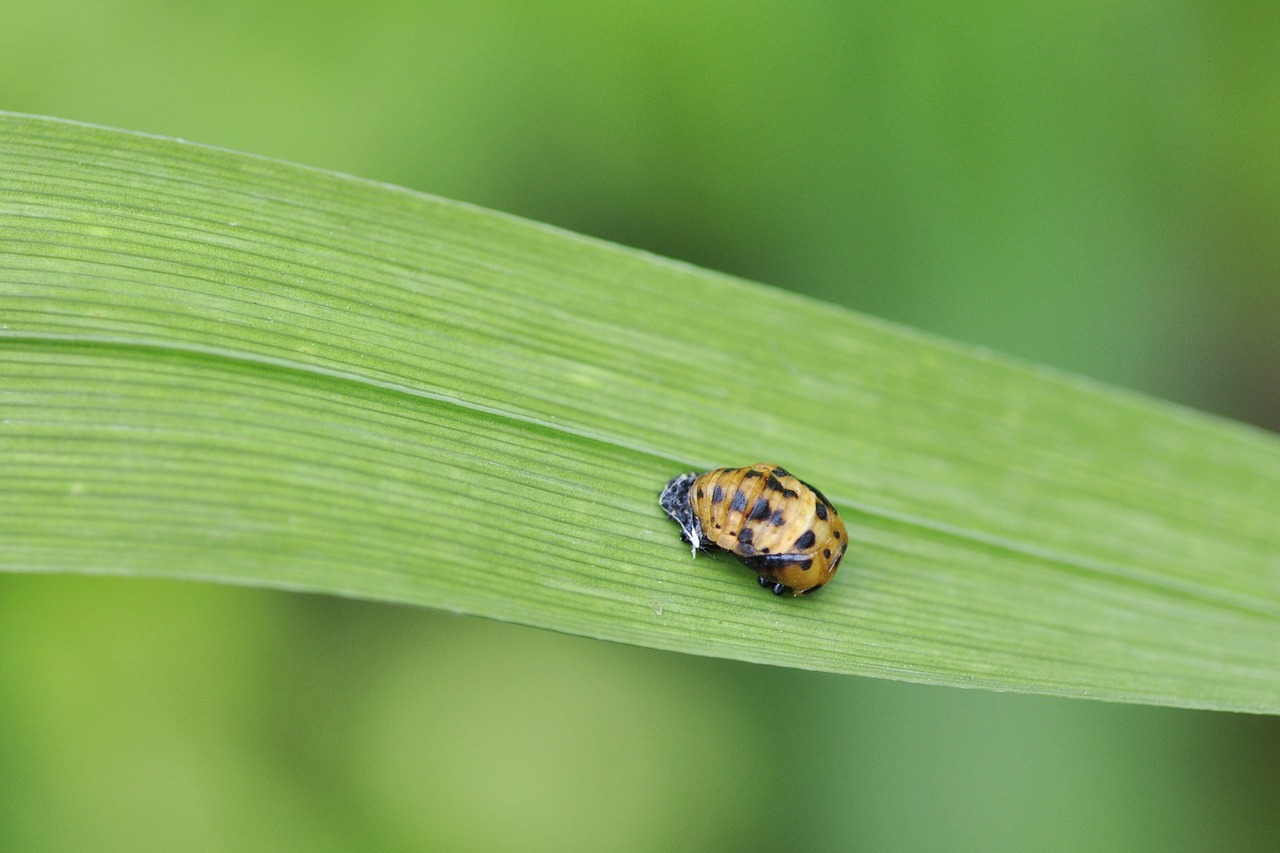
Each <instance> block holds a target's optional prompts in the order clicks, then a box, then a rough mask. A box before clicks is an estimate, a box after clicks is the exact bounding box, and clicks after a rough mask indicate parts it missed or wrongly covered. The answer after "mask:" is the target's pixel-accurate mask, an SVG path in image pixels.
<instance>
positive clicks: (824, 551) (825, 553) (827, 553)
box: [822, 548, 831, 560]
mask: <svg viewBox="0 0 1280 853" xmlns="http://www.w3.org/2000/svg"><path fill="white" fill-rule="evenodd" d="M822 556H824V557H826V558H827V559H828V560H830V559H831V549H830V548H823V549H822Z"/></svg>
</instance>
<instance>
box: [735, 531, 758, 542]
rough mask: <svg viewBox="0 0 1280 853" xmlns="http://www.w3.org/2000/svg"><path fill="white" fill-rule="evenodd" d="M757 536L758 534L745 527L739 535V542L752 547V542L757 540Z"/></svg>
mask: <svg viewBox="0 0 1280 853" xmlns="http://www.w3.org/2000/svg"><path fill="white" fill-rule="evenodd" d="M755 535H756V532H755V531H754V530H752V529H751V528H750V527H744V528H742V530H741V531H740V532H739V533H738V541H739V542H741V543H743V544H745V545H750V544H751V542H752V540H754V539H755Z"/></svg>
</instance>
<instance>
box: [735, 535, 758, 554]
mask: <svg viewBox="0 0 1280 853" xmlns="http://www.w3.org/2000/svg"><path fill="white" fill-rule="evenodd" d="M747 532H750V531H747ZM755 552H756V549H755V546H754V545H739V546H738V553H739V555H741V556H743V557H750V556H751V555H752V554H754V553H755Z"/></svg>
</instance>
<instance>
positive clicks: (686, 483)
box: [658, 463, 849, 595]
mask: <svg viewBox="0 0 1280 853" xmlns="http://www.w3.org/2000/svg"><path fill="white" fill-rule="evenodd" d="M658 503H659V504H660V505H661V506H662V508H663V509H664V510H666V512H667V515H669V516H671V518H672V519H674V520H675V522H676V524H679V525H680V530H681V538H683V539H684V541H686V542H688V543H689V544H690V545H692V546H693V551H694V553H695V554H696V553H697V552H698V551H699V550H711V549H713V548H719V549H720V550H723V551H728V552H729V553H730V554H733V555H734V556H736V557H737V558H738V559H740V560H741V561H742V562H743V563H745V564H746V565H747V567H748V568H750V569H752V570H753V571H755V572H756V574H758V575H759V576H760V585H761V586H762V587H764V588H766V589H769V590H772V591H773V593H774V594H775V595H784V594H786V593H788V592H789V593H792V594H793V595H806V594H808V593H810V592H813V591H814V590H815V589H819V588H821V587H822V586H823V585H824V584H826V583H827V581H829V580H831V577H832V575H834V574H835V573H836V568H837V567H838V566H839V565H840V559H841V558H842V557H844V552H845V549H846V548H847V547H848V545H849V533H848V531H847V530H845V526H844V522H843V521H841V520H840V514H839V513H838V512H836V508H835V507H834V506H833V505H832V503H831V501H829V500H827V498H826V497H825V496H824V495H823V494H822V492H820V491H818V490H817V489H815V488H813V487H812V486H810V485H809V484H808V483H805V482H804V481H803V480H800V479H799V478H797V477H796V476H795V475H794V474H791V473H789V472H788V471H786V470H784V469H783V468H780V467H778V466H777V465H773V464H769V463H760V464H758V465H751V466H748V467H746V468H717V469H716V470H714V471H708V472H706V473H705V474H681V475H680V476H679V477H676V478H675V479H674V480H672V481H671V482H670V483H667V486H666V488H665V489H663V490H662V496H661V497H660V498H659V499H658Z"/></svg>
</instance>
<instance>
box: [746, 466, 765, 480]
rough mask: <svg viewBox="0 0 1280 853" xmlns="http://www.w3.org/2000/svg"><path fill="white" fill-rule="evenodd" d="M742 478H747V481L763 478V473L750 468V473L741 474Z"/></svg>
mask: <svg viewBox="0 0 1280 853" xmlns="http://www.w3.org/2000/svg"><path fill="white" fill-rule="evenodd" d="M742 476H743V477H744V478H747V479H750V478H755V477H763V476H764V472H763V471H757V470H756V469H755V468H752V469H751V470H750V471H748V472H747V473H745V474H743V475H742Z"/></svg>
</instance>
